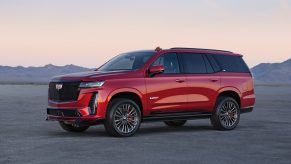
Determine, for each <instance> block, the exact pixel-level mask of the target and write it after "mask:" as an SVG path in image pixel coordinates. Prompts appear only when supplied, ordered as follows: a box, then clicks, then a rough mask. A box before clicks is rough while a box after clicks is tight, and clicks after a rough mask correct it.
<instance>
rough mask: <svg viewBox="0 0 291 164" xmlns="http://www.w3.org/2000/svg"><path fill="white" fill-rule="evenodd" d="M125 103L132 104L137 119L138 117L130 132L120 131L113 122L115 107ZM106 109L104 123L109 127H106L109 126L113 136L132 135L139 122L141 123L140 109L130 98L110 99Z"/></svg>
mask: <svg viewBox="0 0 291 164" xmlns="http://www.w3.org/2000/svg"><path fill="white" fill-rule="evenodd" d="M125 103H128V104H130V105H132V106H134V108H135V109H136V112H137V115H138V119H139V121H138V124H137V126H136V127H135V129H134V130H133V131H131V132H130V133H122V132H120V131H119V130H118V129H117V127H116V126H115V124H114V114H115V111H116V110H117V107H118V106H119V105H121V104H125ZM108 109H109V111H108V112H107V114H106V115H107V116H106V124H107V126H109V127H107V129H108V128H110V133H111V134H112V135H113V136H117V137H129V136H132V135H134V134H135V133H136V132H137V131H138V129H139V127H140V124H141V111H140V108H139V106H138V105H137V104H136V103H135V102H134V101H132V100H130V99H124V98H118V99H115V100H112V102H111V103H110V105H109V108H108Z"/></svg>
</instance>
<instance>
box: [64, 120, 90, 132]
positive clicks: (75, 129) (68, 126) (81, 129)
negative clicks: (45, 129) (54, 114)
mask: <svg viewBox="0 0 291 164" xmlns="http://www.w3.org/2000/svg"><path fill="white" fill-rule="evenodd" d="M59 123H60V126H61V127H62V128H63V129H64V130H66V131H68V132H84V131H86V130H87V129H88V128H89V126H77V125H74V124H68V123H65V122H59Z"/></svg>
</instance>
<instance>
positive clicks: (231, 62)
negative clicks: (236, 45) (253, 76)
mask: <svg viewBox="0 0 291 164" xmlns="http://www.w3.org/2000/svg"><path fill="white" fill-rule="evenodd" d="M213 57H214V58H215V59H216V60H217V61H218V63H219V65H220V66H221V68H222V69H224V70H225V72H250V71H249V69H248V67H247V65H246V64H245V62H244V61H243V59H242V57H240V56H232V55H213Z"/></svg>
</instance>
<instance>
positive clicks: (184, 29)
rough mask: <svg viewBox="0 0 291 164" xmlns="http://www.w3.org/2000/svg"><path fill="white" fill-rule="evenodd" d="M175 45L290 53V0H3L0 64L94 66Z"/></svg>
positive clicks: (272, 58)
mask: <svg viewBox="0 0 291 164" xmlns="http://www.w3.org/2000/svg"><path fill="white" fill-rule="evenodd" d="M156 46H160V47H162V48H171V47H198V48H214V49H224V50H230V51H233V52H237V53H241V54H243V55H244V58H245V60H246V62H247V63H248V65H249V66H254V65H256V64H258V63H261V62H281V61H284V60H286V59H288V58H291V0H255V1H254V0H241V1H239V0H179V1H178V0H171V1H170V0H144V1H136V0H135V1H133V0H132V1H129V0H122V1H121V0H116V1H112V0H100V1H99V0H25V1H24V0H18V1H16V0H0V57H1V59H0V65H8V66H18V65H22V66H42V65H46V64H50V63H51V64H55V65H66V64H76V65H81V66H85V67H97V66H99V65H101V64H102V63H103V62H105V61H106V60H108V59H110V58H111V57H113V56H115V55H117V54H118V53H121V52H126V51H131V50H140V49H154V48H155V47H156Z"/></svg>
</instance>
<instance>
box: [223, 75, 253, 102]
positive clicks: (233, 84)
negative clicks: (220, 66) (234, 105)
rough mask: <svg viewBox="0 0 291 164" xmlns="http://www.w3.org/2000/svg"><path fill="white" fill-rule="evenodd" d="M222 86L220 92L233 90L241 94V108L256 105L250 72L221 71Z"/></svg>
mask: <svg viewBox="0 0 291 164" xmlns="http://www.w3.org/2000/svg"><path fill="white" fill-rule="evenodd" d="M221 86H222V88H221V89H220V91H219V93H222V92H224V91H229V90H231V91H235V92H236V93H237V94H238V95H239V96H240V101H241V103H240V106H241V108H246V107H252V106H254V104H255V94H254V83H253V78H252V76H251V74H250V73H231V72H221Z"/></svg>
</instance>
